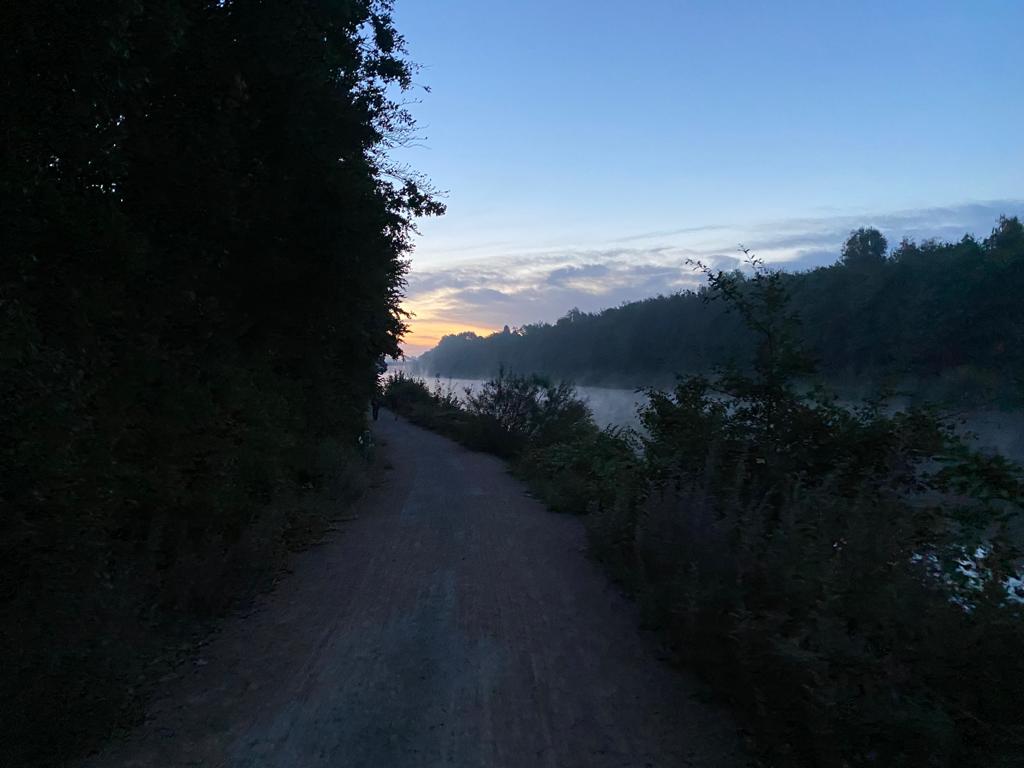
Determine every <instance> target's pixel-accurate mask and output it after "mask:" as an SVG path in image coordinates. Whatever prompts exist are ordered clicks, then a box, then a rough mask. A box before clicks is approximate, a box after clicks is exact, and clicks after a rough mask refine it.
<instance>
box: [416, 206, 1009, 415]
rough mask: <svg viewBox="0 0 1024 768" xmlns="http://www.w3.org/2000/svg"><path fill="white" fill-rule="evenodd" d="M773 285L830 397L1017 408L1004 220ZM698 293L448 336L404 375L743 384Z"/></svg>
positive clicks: (869, 234)
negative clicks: (726, 376) (728, 379)
mask: <svg viewBox="0 0 1024 768" xmlns="http://www.w3.org/2000/svg"><path fill="white" fill-rule="evenodd" d="M740 274H741V273H738V272H737V273H734V274H733V277H736V279H740ZM779 279H780V280H781V281H782V283H784V284H785V288H786V291H787V293H788V295H789V296H790V300H791V302H792V305H793V307H794V308H795V309H797V310H798V311H799V313H800V316H801V318H802V319H803V321H804V322H803V324H802V325H801V326H800V327H799V328H798V329H797V334H798V336H799V340H800V342H801V344H802V346H803V347H804V348H805V349H806V350H807V351H808V352H809V353H811V354H813V356H814V358H815V360H816V364H817V365H816V368H817V373H818V375H819V376H820V377H821V378H822V379H823V380H825V381H827V382H829V383H830V385H832V386H833V387H835V388H837V389H841V390H842V391H843V394H851V393H852V394H857V393H863V392H868V391H871V390H872V389H878V388H880V387H881V388H892V387H896V388H899V389H901V390H902V391H903V393H904V394H906V395H907V396H908V397H909V398H912V399H913V398H916V399H919V400H930V401H941V402H947V403H956V404H972V405H973V404H997V405H1008V406H1019V405H1021V404H1022V403H1024V302H1022V301H1020V297H1021V296H1022V295H1024V227H1022V226H1021V223H1020V221H1019V220H1018V219H1017V218H1016V217H1010V218H1007V217H1002V218H1000V220H999V221H998V222H997V223H996V226H995V228H994V229H993V231H992V233H991V234H990V235H989V236H988V237H987V238H984V239H983V240H976V239H975V238H973V237H971V236H969V235H965V236H964V237H963V238H962V239H961V240H960V241H958V242H954V243H943V242H935V241H925V242H921V243H916V242H913V241H909V240H905V241H903V242H901V243H899V244H898V245H896V246H895V247H894V248H890V247H889V244H888V243H887V242H886V240H885V238H884V237H883V236H882V234H881V233H880V232H878V231H877V230H875V229H860V230H858V231H856V232H854V233H853V234H852V235H851V237H850V238H849V239H848V241H847V242H846V244H845V246H844V248H843V251H842V257H841V259H840V260H839V261H838V262H837V263H835V264H833V265H832V266H828V267H819V268H817V269H813V270H810V271H806V272H797V273H791V274H790V273H787V274H784V275H783V276H782V277H780V278H779ZM708 290H709V289H708V288H701V289H699V290H697V291H683V292H680V293H676V294H672V295H668V296H658V297H654V298H650V299H645V300H643V301H638V302H631V303H628V304H623V305H622V306H619V307H612V308H610V309H606V310H604V311H602V312H598V313H586V312H580V311H579V310H571V311H570V312H569V313H567V314H566V315H565V316H564V317H563V318H561V319H560V320H558V321H557V322H555V323H551V324H549V323H537V324H531V325H525V326H523V327H521V328H515V329H507V330H506V331H504V332H501V333H495V334H492V335H490V336H487V337H481V336H477V335H476V334H474V333H471V332H466V333H461V334H454V335H449V336H446V337H444V338H443V339H442V340H441V342H440V343H439V344H438V345H437V347H435V348H434V349H432V350H430V351H429V352H426V353H425V354H423V355H422V356H421V357H420V358H419V359H418V361H417V364H416V365H417V370H418V372H419V373H422V374H423V375H429V376H433V375H440V376H443V377H455V378H487V377H489V376H493V375H495V374H496V373H497V372H498V370H499V368H502V367H504V368H506V369H508V370H513V371H544V372H545V373H546V374H547V375H550V376H554V377H561V378H566V379H571V380H573V381H576V382H578V383H588V384H599V385H609V386H625V387H632V386H636V385H638V384H639V385H644V386H646V385H649V384H652V383H657V384H662V385H666V384H670V383H671V382H672V381H673V377H674V376H675V375H676V374H678V373H688V374H711V373H713V372H714V371H715V370H716V369H717V368H719V367H722V366H726V365H731V364H732V365H737V366H739V367H741V368H743V369H744V370H746V372H748V373H749V372H750V368H749V361H750V360H751V359H752V356H753V353H754V347H753V344H754V340H753V337H752V336H751V335H750V334H749V333H747V332H746V329H745V326H744V324H743V322H742V319H741V318H740V317H739V316H738V315H737V314H735V313H729V312H727V311H726V307H725V306H724V305H722V304H720V303H717V302H710V303H709V302H707V301H705V299H706V297H707V291H708ZM667 339H671V340H672V343H671V344H668V343H666V340H667Z"/></svg>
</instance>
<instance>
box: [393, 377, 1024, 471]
mask: <svg viewBox="0 0 1024 768" xmlns="http://www.w3.org/2000/svg"><path fill="white" fill-rule="evenodd" d="M402 367H403V366H400V365H399V366H392V368H393V369H395V370H397V369H400V368H402ZM414 378H418V379H421V380H422V381H424V382H426V383H427V385H428V386H429V387H430V388H431V389H432V390H433V389H435V388H436V387H438V386H440V387H441V388H442V389H444V390H445V391H447V390H449V389H450V390H452V391H454V392H455V393H456V395H458V396H459V398H460V399H463V400H464V399H465V393H466V390H469V391H470V392H472V393H475V392H477V391H478V390H479V389H480V387H481V386H483V384H484V383H485V380H484V379H458V378H447V377H442V376H434V377H430V376H423V375H414ZM576 390H577V391H578V392H579V394H580V395H581V396H582V397H583V398H584V399H585V400H586V401H587V404H588V405H589V406H590V409H591V411H592V412H593V414H594V421H596V422H597V424H598V425H599V426H601V427H609V426H615V427H633V428H638V427H639V426H640V420H639V417H638V415H637V408H638V407H640V406H641V405H643V404H644V403H645V402H646V401H647V398H646V395H644V393H643V391H637V390H633V389H616V388H613V387H592V386H577V387H576ZM844 404H845V405H848V406H850V405H853V403H852V402H851V403H844ZM906 405H907V403H905V402H902V401H899V400H897V401H894V404H893V407H894V409H900V408H904V407H906ZM953 420H954V423H955V424H956V427H957V431H958V432H960V433H961V434H962V435H964V436H966V437H967V438H968V441H969V442H970V443H972V444H973V445H975V446H977V447H978V448H981V449H983V450H985V451H991V452H995V453H1000V454H1002V455H1003V456H1006V457H1007V458H1009V459H1013V460H1014V461H1024V412H1021V411H1009V410H1000V409H997V408H972V409H968V410H964V411H957V412H956V414H955V416H954V417H953Z"/></svg>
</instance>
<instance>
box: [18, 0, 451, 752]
mask: <svg viewBox="0 0 1024 768" xmlns="http://www.w3.org/2000/svg"><path fill="white" fill-rule="evenodd" d="M389 6H390V3H389V2H386V0H382V1H378V0H339V1H338V2H332V3H241V2H239V3H232V2H226V3H225V2H214V1H213V0H158V2H155V3H154V2H151V3H137V2H127V0H125V1H120V0H116V1H115V2H110V3H103V4H95V3H87V2H70V3H63V4H60V6H59V7H56V6H54V5H53V4H52V3H44V2H36V1H34V0H27V1H25V2H21V1H20V0H19V2H10V3H3V4H2V8H0V42H2V45H0V69H2V71H3V77H2V78H0V105H2V107H3V109H2V111H3V114H4V119H3V123H4V128H3V130H4V138H3V141H2V142H0V233H2V237H0V243H2V245H0V248H2V261H0V315H2V318H3V321H2V324H0V365H2V368H3V370H2V375H0V434H2V435H3V439H2V443H0V469H2V474H0V503H2V511H0V515H2V516H0V626H3V628H4V631H3V633H2V634H0V656H2V657H3V659H4V663H3V665H2V666H0V702H2V712H0V729H2V735H0V763H3V764H4V765H21V764H26V763H28V762H30V761H32V760H38V761H40V762H42V763H44V764H47V765H53V764H56V763H58V762H59V761H60V760H61V758H62V757H63V756H65V755H67V754H70V753H72V752H73V751H74V750H76V749H78V748H80V747H82V746H86V745H88V744H90V743H92V741H93V740H94V739H95V738H96V737H97V736H99V735H102V733H104V732H105V731H108V730H109V729H110V728H111V727H112V726H113V725H114V724H115V723H116V722H118V721H119V719H120V718H121V716H122V715H123V714H124V713H125V712H129V713H130V712H131V711H132V706H131V705H132V704H133V703H134V702H135V701H137V700H138V698H139V696H140V695H141V692H142V691H143V690H144V688H145V684H146V682H147V681H148V680H149V679H150V678H151V677H152V674H153V670H154V668H155V667H154V666H153V665H154V664H158V663H159V659H161V658H164V657H166V656H167V655H168V654H169V655H171V656H173V655H174V653H175V647H176V646H177V645H180V643H182V642H184V640H185V639H187V636H188V633H189V632H190V631H191V630H192V629H193V628H195V627H196V626H197V622H198V621H199V620H201V619H202V618H204V617H209V616H213V615H216V614H218V613H220V612H222V611H223V610H224V608H225V607H226V606H228V605H230V604H231V602H232V600H234V599H235V598H237V597H238V596H239V595H240V594H244V593H245V592H247V591H248V590H250V589H251V588H253V587H254V586H255V585H257V584H259V583H263V582H265V580H266V578H267V575H268V574H269V573H272V572H273V570H274V569H275V567H276V566H277V564H278V563H279V562H280V559H281V557H282V556H283V553H284V551H285V549H286V545H287V544H288V543H289V542H290V541H292V540H294V539H295V538H296V536H297V535H298V532H300V531H303V530H308V529H311V528H315V527H316V524H315V518H317V517H318V516H319V515H320V514H321V513H322V510H314V509H310V506H311V502H310V501H309V498H311V497H309V495H308V492H309V491H311V490H319V491H320V492H321V495H320V496H318V497H317V498H319V499H321V500H322V499H324V498H326V497H334V498H335V499H336V502H335V503H343V502H344V498H345V497H346V495H347V494H349V493H350V492H352V491H353V490H354V489H357V487H358V484H359V474H360V472H361V470H360V468H359V465H358V458H357V457H356V455H355V452H354V451H353V450H352V447H353V446H354V445H355V438H356V435H357V434H358V433H359V432H360V430H361V429H362V427H363V422H364V420H365V416H364V411H365V408H366V404H367V402H368V400H369V397H370V394H371V392H372V389H373V387H374V385H375V376H376V362H377V360H378V358H380V357H381V356H382V355H385V354H397V353H398V352H399V349H398V340H399V337H400V335H401V333H402V332H403V330H404V324H403V318H402V314H401V312H400V309H399V305H398V302H399V299H400V292H401V290H402V285H403V275H404V273H405V270H406V262H405V255H406V253H407V251H408V248H409V233H410V227H411V221H412V218H413V217H414V216H416V215H419V214H423V213H435V212H438V211H439V210H440V208H439V206H438V205H437V204H436V203H434V202H433V201H432V200H431V198H430V196H429V193H428V192H427V191H424V190H423V189H421V187H420V186H418V185H417V183H416V181H415V179H411V178H404V179H401V177H402V172H401V171H400V170H399V169H394V168H390V167H389V166H388V165H387V162H386V160H385V156H384V150H386V148H387V147H388V146H389V145H390V144H392V143H394V142H397V141H402V140H403V137H404V136H406V135H407V134H408V131H410V130H411V129H412V123H411V120H410V119H409V117H408V115H407V114H405V113H404V111H403V110H402V109H401V107H399V106H398V105H397V104H396V103H394V102H393V101H392V100H391V98H390V97H389V95H388V93H389V90H388V89H390V88H402V87H406V86H408V85H409V83H410V67H409V65H408V64H407V63H406V62H405V61H404V58H403V51H402V41H401V38H400V37H399V36H398V34H397V32H396V31H395V29H394V28H393V26H392V23H391V18H390V7H389ZM396 178H400V179H401V180H400V181H397V182H396V181H395V179H396ZM328 479H330V483H328V482H327V480H328ZM327 485H331V487H329V488H328V487H326V486H327ZM323 494H326V497H325V496H324V495H323ZM304 499H305V500H304ZM56 724H60V727H56Z"/></svg>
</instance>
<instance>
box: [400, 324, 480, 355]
mask: <svg viewBox="0 0 1024 768" xmlns="http://www.w3.org/2000/svg"><path fill="white" fill-rule="evenodd" d="M497 330H500V329H497V328H486V327H484V326H481V325H474V324H472V323H463V322H460V321H458V320H450V319H446V318H444V317H431V316H430V315H428V314H427V313H423V314H417V316H416V317H413V318H412V319H410V320H409V333H407V334H406V335H405V338H404V339H403V340H402V349H404V350H405V353H406V354H407V355H409V356H410V357H411V356H413V355H421V354H423V353H424V352H426V351H427V350H428V349H432V348H433V347H435V346H437V343H438V342H439V341H440V340H441V337H442V336H447V335H450V334H454V333H464V332H465V331H472V332H473V333H475V334H477V335H479V336H488V335H490V334H492V333H494V332H495V331H497Z"/></svg>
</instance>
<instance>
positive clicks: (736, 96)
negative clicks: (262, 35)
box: [395, 0, 1024, 354]
mask: <svg viewBox="0 0 1024 768" xmlns="http://www.w3.org/2000/svg"><path fill="white" fill-rule="evenodd" d="M396 20H397V23H398V26H399V29H400V30H401V32H402V34H403V35H404V36H405V38H406V40H407V43H408V48H409V52H410V55H411V57H412V58H413V60H415V61H417V62H418V63H420V64H421V65H422V66H423V69H422V71H421V72H420V73H419V74H418V75H417V78H416V81H417V84H418V86H429V88H430V89H431V92H430V93H427V92H425V91H424V90H422V88H419V87H418V88H417V89H416V90H415V91H414V92H413V93H411V94H409V97H410V98H413V99H415V100H416V102H417V103H414V104H413V105H412V111H413V112H414V114H415V116H416V117H417V119H418V121H419V124H420V131H419V135H420V138H419V140H418V141H416V142H414V144H413V145H412V146H409V147H406V148H403V149H401V150H398V151H396V153H395V155H396V157H397V159H399V160H400V161H402V162H407V163H409V164H410V165H412V166H413V167H414V168H416V169H417V170H419V171H422V172H424V173H425V174H427V175H428V176H429V177H430V178H431V179H432V180H433V181H434V183H435V184H436V185H437V186H438V187H439V188H441V189H443V190H446V191H447V196H446V202H447V204H448V206H449V212H448V214H447V215H446V216H445V217H443V218H441V219H438V220H431V221H425V222H423V223H422V224H421V227H420V229H421V231H422V235H421V237H420V238H418V241H417V249H416V252H415V253H414V255H413V269H412V272H411V274H410V282H409V290H408V301H407V306H408V308H409V309H411V310H412V311H414V312H415V313H416V315H417V317H416V318H415V319H414V321H413V333H412V334H411V336H410V338H409V343H408V344H407V348H408V351H409V353H411V354H416V353H418V352H420V351H422V350H423V349H424V348H425V347H427V346H430V345H431V344H432V343H433V342H434V341H435V340H436V338H437V337H438V335H440V334H441V333H443V332H453V331H457V330H461V329H473V330H478V331H486V330H490V329H494V328H500V326H501V325H503V324H504V323H509V324H511V325H519V324H523V323H526V322H532V321H539V320H553V319H555V318H556V317H558V316H559V315H561V314H564V312H565V311H566V310H568V309H569V308H570V307H572V306H579V307H580V308H583V309H588V310H589V309H599V308H601V307H605V306H611V305H616V304H618V303H620V302H621V301H624V300H629V299H634V298H640V297H642V296H646V295H652V294H656V293H659V292H667V291H671V290H677V289H678V288H680V287H685V286H686V285H690V284H692V283H693V280H694V278H693V276H692V275H691V274H689V273H688V272H687V271H686V268H685V264H684V262H685V259H686V257H687V256H692V255H695V254H696V255H701V256H703V257H705V258H708V259H714V258H716V257H721V259H722V260H728V259H729V258H730V257H731V256H734V255H735V253H736V247H737V245H738V243H740V242H743V243H744V244H745V245H747V246H750V247H751V248H753V249H754V250H756V251H757V252H758V253H759V254H760V255H762V256H765V257H767V258H768V259H769V260H772V261H776V262H780V263H782V262H789V263H790V264H791V266H794V267H797V266H812V265H814V264H818V263H828V262H829V261H832V260H834V258H835V254H836V253H837V252H838V248H839V245H840V243H841V242H842V239H843V236H844V234H845V233H846V232H848V231H849V229H851V228H853V227H855V226H860V225H875V226H879V227H880V228H882V229H883V231H885V232H886V234H887V235H888V236H889V237H890V240H892V241H898V240H899V238H900V237H902V236H904V235H910V236H914V237H917V238H923V237H929V236H938V237H957V236H958V235H959V234H962V233H963V232H964V231H972V232H976V233H978V234H982V235H983V234H986V233H987V232H988V230H989V229H991V227H992V225H993V224H994V221H995V217H996V216H998V214H999V213H1000V212H1005V213H1008V214H1019V213H1022V212H1024V204H1022V203H1021V202H1020V201H1021V200H1022V199H1024V140H1022V139H1021V136H1022V135H1024V99H1022V98H1021V97H1022V95H1024V46H1022V45H1021V44H1020V35H1021V32H1022V31H1024V2H1021V0H1014V1H1012V2H1011V1H1009V0H1007V1H1005V2H994V1H989V0H974V1H972V2H968V1H967V0H964V1H963V2H942V1H941V0H931V1H929V2H918V1H916V0H900V1H899V2H896V1H894V0H890V2H863V1H861V2H838V1H837V0H815V1H814V2H785V1H784V0H779V1H778V2H731V1H729V0H719V1H717V2H711V1H710V0H707V1H706V2H684V1H679V2H668V1H667V0H650V1H648V2H639V1H638V2H633V3H622V2H610V1H608V0H591V1H590V2H581V1H578V0H549V1H548V2H537V1H536V0H519V1H518V2H514V3H513V2H493V1H492V2H481V0H477V1H476V2H470V0H438V1H437V2H426V1H425V0H397V2H396Z"/></svg>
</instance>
